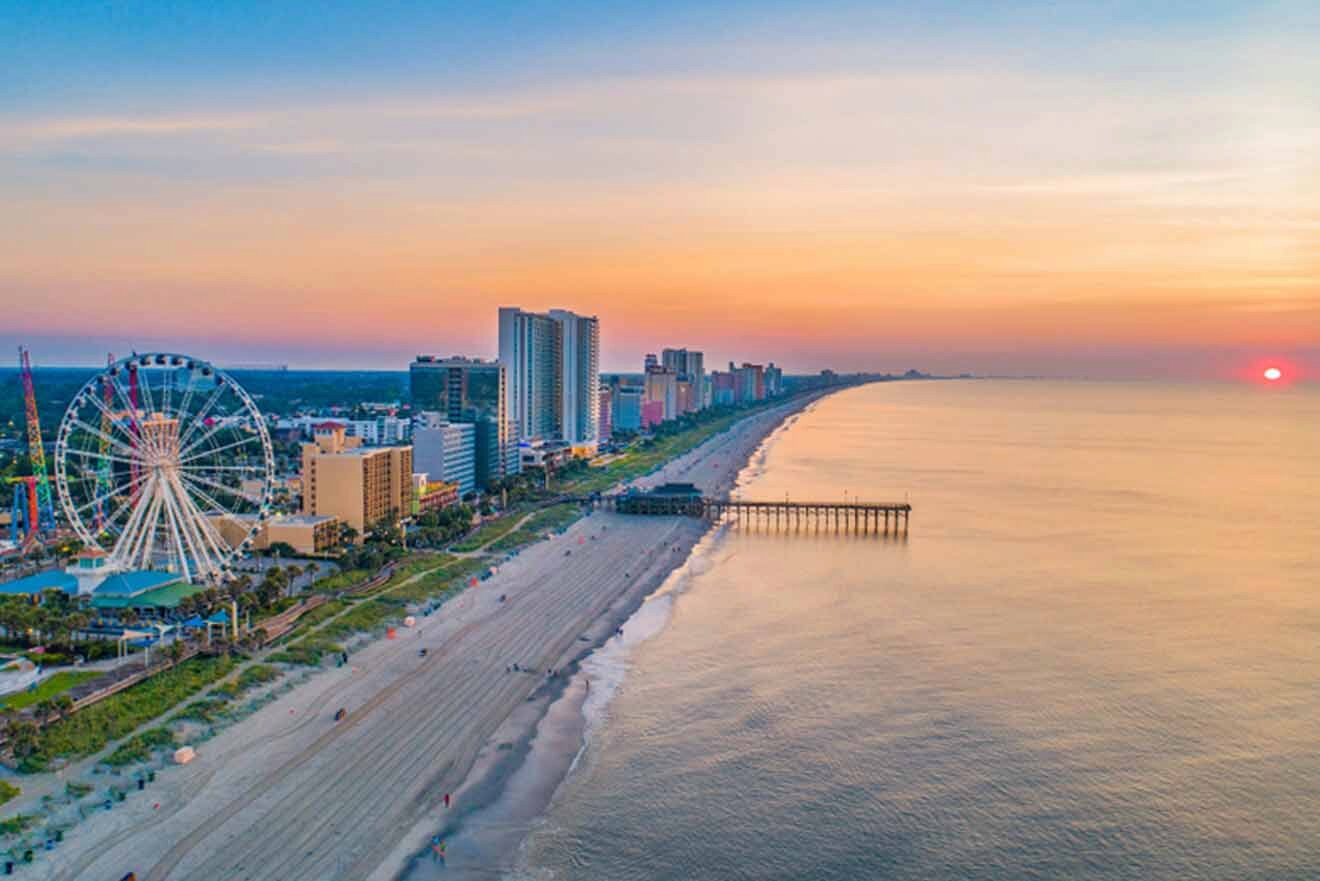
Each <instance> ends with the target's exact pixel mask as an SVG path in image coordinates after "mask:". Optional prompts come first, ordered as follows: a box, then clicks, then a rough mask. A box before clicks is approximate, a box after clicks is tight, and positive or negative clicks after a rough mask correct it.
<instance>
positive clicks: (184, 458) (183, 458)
mask: <svg viewBox="0 0 1320 881" xmlns="http://www.w3.org/2000/svg"><path fill="white" fill-rule="evenodd" d="M254 441H255V442H257V443H260V442H261V438H260V437H258V436H257V435H250V436H248V437H245V438H243V439H242V440H237V441H233V442H232V443H228V444H224V445H223V446H219V447H210V448H208V449H205V450H203V451H202V452H200V453H197V454H195V455H192V456H189V455H187V454H188V453H189V452H191V451H192V450H194V449H196V448H197V444H193V445H192V446H190V447H189V448H188V449H186V450H183V451H181V453H180V458H179V464H180V465H186V464H188V463H189V462H192V461H195V460H197V459H201V458H203V457H205V456H214V455H215V454H216V453H223V452H226V451H228V450H233V449H237V448H238V447H245V446H247V445H248V444H250V443H252V442H254Z"/></svg>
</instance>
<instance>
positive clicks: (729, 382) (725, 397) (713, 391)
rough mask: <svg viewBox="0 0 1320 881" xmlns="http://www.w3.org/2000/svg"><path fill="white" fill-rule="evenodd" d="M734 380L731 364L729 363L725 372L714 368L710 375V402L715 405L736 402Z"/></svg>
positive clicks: (720, 405)
mask: <svg viewBox="0 0 1320 881" xmlns="http://www.w3.org/2000/svg"><path fill="white" fill-rule="evenodd" d="M736 385H737V384H736V383H735V382H734V373H733V365H732V364H730V365H729V371H728V372H727V373H725V372H723V371H720V370H716V371H715V372H714V373H712V374H711V375H710V402H711V404H712V405H713V406H716V407H729V406H732V405H733V404H736V403H737V402H738V394H737V389H736Z"/></svg>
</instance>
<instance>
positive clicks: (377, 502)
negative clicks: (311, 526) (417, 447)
mask: <svg viewBox="0 0 1320 881" xmlns="http://www.w3.org/2000/svg"><path fill="white" fill-rule="evenodd" d="M353 440H356V439H355V438H352V439H350V438H348V437H346V436H345V434H344V428H343V426H341V425H336V424H333V423H330V424H327V425H326V426H324V427H323V429H318V430H317V432H316V436H315V440H314V441H313V442H312V443H306V444H303V445H302V489H303V503H302V512H303V513H304V514H330V515H333V516H335V517H338V518H339V521H340V522H341V523H343V524H344V525H346V526H351V527H352V528H353V529H355V530H357V532H358V533H359V534H361V533H363V532H365V531H366V530H367V529H369V528H370V527H372V526H374V525H375V524H377V523H381V522H384V523H392V522H396V521H398V520H399V519H401V518H403V517H407V516H408V515H409V514H410V513H411V511H412V447H370V448H368V447H362V446H356V445H354V444H353V443H352V441H353Z"/></svg>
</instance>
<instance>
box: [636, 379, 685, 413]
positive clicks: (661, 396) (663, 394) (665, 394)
mask: <svg viewBox="0 0 1320 881" xmlns="http://www.w3.org/2000/svg"><path fill="white" fill-rule="evenodd" d="M650 403H658V404H659V405H660V419H661V420H666V421H667V420H669V419H673V418H675V417H676V416H677V415H678V374H677V373H675V372H674V371H672V370H668V369H666V368H664V367H648V368H646V396H645V398H644V400H643V404H644V405H645V404H650Z"/></svg>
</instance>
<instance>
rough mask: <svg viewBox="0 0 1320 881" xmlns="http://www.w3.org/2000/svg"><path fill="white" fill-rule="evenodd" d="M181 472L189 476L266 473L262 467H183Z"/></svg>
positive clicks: (255, 465)
mask: <svg viewBox="0 0 1320 881" xmlns="http://www.w3.org/2000/svg"><path fill="white" fill-rule="evenodd" d="M179 470H180V471H186V472H187V473H189V474H209V473H211V472H212V471H238V472H240V473H243V474H251V473H253V472H256V471H265V470H266V469H265V468H264V467H262V466H261V465H257V464H255V463H254V464H251V465H181V466H179Z"/></svg>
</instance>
